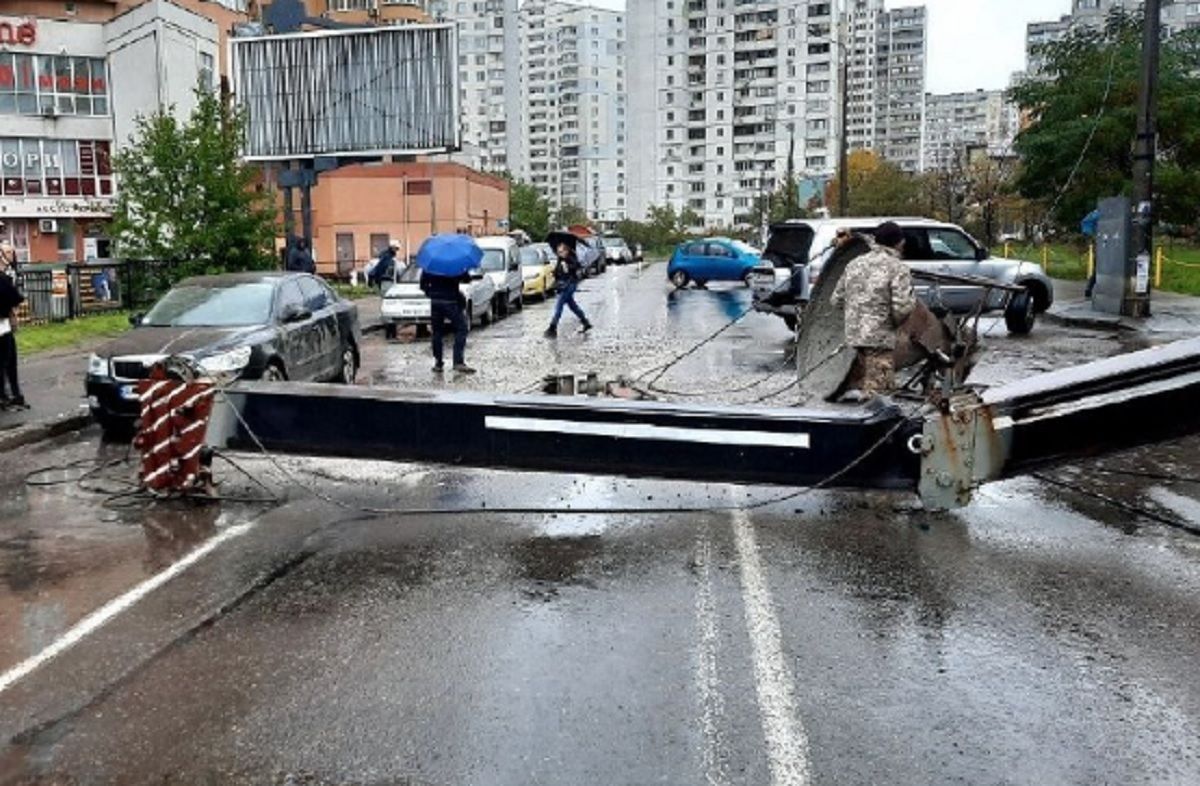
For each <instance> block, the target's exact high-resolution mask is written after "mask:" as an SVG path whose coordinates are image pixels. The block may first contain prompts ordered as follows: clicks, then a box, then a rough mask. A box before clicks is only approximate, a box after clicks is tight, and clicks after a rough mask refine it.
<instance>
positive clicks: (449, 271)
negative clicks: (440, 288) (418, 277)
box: [417, 234, 483, 278]
mask: <svg viewBox="0 0 1200 786" xmlns="http://www.w3.org/2000/svg"><path fill="white" fill-rule="evenodd" d="M482 259H483V249H481V248H480V247H479V246H478V244H476V243H475V240H474V239H473V238H472V237H471V236H470V235H458V234H442V235H433V236H432V237H430V238H429V239H428V240H426V241H425V242H424V243H422V244H421V250H420V251H418V252H417V267H419V268H421V269H422V270H424V271H425V272H426V273H431V274H433V275H435V276H449V277H451V278H455V277H457V276H461V275H462V274H464V273H466V272H468V271H470V270H474V269H475V268H477V267H479V262H480V260H482Z"/></svg>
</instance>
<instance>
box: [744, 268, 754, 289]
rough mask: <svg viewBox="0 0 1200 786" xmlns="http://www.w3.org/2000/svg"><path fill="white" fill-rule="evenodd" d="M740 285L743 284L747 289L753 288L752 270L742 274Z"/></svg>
mask: <svg viewBox="0 0 1200 786" xmlns="http://www.w3.org/2000/svg"><path fill="white" fill-rule="evenodd" d="M742 283H743V284H745V285H746V286H747V287H752V286H754V271H753V270H747V271H746V272H745V273H742Z"/></svg>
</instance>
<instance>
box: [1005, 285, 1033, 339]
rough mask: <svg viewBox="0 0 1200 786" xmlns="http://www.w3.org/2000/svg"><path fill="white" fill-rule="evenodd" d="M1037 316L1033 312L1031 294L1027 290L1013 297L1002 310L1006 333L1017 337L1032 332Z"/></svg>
mask: <svg viewBox="0 0 1200 786" xmlns="http://www.w3.org/2000/svg"><path fill="white" fill-rule="evenodd" d="M1036 318H1037V315H1036V314H1035V313H1034V310H1033V293H1032V292H1030V291H1029V290H1028V289H1027V290H1025V291H1024V292H1022V293H1020V294H1019V295H1013V298H1012V300H1010V301H1009V303H1008V308H1006V309H1004V325H1005V327H1007V328H1008V332H1009V333H1012V334H1013V335H1017V336H1024V335H1027V334H1028V333H1029V332H1030V331H1031V330H1033V323H1034V321H1035V320H1036Z"/></svg>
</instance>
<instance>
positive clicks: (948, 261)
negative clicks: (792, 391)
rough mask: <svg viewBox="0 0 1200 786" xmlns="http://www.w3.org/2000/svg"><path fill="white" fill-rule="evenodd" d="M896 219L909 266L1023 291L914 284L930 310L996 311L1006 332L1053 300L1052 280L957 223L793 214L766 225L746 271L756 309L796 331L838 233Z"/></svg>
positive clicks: (1027, 325)
mask: <svg viewBox="0 0 1200 786" xmlns="http://www.w3.org/2000/svg"><path fill="white" fill-rule="evenodd" d="M885 221H894V222H895V223H896V224H898V225H899V226H900V228H901V229H902V230H903V231H904V240H905V242H904V252H903V259H904V262H905V264H907V265H908V266H909V267H910V268H912V269H913V270H914V271H925V272H928V273H935V274H943V275H947V276H955V277H958V278H967V279H970V278H975V279H988V280H990V281H994V282H996V283H997V284H1004V285H1013V286H1018V287H1020V288H1021V289H1022V290H1023V291H1022V292H1020V293H1019V294H1016V295H1012V294H1010V293H1009V292H1007V291H1004V290H1001V289H992V288H989V287H987V286H983V285H973V284H971V283H970V282H968V281H960V282H958V283H937V284H931V283H922V282H921V281H919V280H918V281H917V282H916V291H917V296H918V297H920V298H921V299H922V300H924V301H925V302H926V303H927V304H928V305H929V306H930V307H931V308H933V309H934V310H935V311H937V310H944V311H946V312H949V313H955V314H968V313H971V312H973V311H974V310H975V309H976V308H980V309H981V312H982V313H989V312H1002V313H1003V315H1004V322H1005V325H1006V326H1007V327H1008V330H1009V332H1010V333H1015V334H1024V333H1028V332H1030V331H1031V330H1033V326H1034V322H1035V321H1036V319H1037V316H1038V315H1039V314H1041V313H1043V312H1045V311H1046V309H1048V308H1050V305H1051V304H1052V303H1053V302H1054V284H1053V282H1052V281H1051V280H1050V277H1049V276H1047V275H1046V272H1045V271H1044V270H1042V267H1041V265H1038V264H1036V263H1034V262H1029V261H1026V260H1021V259H1006V258H1000V257H994V256H992V255H991V253H990V252H989V251H988V249H987V248H986V247H985V246H984V245H983V244H981V243H979V242H978V241H977V240H975V239H974V238H973V237H971V236H970V235H969V234H967V233H966V231H964V230H963V229H962V227H959V226H957V225H955V224H948V223H946V222H943V221H935V220H933V219H927V218H832V219H798V220H792V221H785V222H783V223H780V224H776V225H774V226H772V227H771V231H770V235H769V237H768V239H767V247H766V248H765V249H764V250H763V257H762V263H761V264H759V265H758V266H757V267H755V269H754V271H753V272H752V273H751V275H750V286H751V288H752V289H753V291H754V308H755V310H757V311H761V312H765V313H770V314H777V315H778V316H780V317H782V318H783V319H784V320H785V321H786V322H787V323H788V326H789V327H791V328H793V329H794V328H795V325H796V321H797V320H798V319H799V316H800V314H801V313H802V311H803V309H804V306H805V304H806V303H807V302H808V300H809V292H810V291H811V290H812V287H813V286H815V285H816V282H817V280H818V279H819V278H820V275H821V269H822V267H823V266H824V264H825V261H826V260H827V259H828V258H829V256H830V254H831V253H832V250H833V247H834V244H835V241H836V240H837V237H838V233H839V232H841V233H845V232H849V233H851V234H856V235H862V236H865V237H867V238H871V237H872V233H873V232H874V231H875V228H876V227H878V226H879V225H880V224H882V223H883V222H885Z"/></svg>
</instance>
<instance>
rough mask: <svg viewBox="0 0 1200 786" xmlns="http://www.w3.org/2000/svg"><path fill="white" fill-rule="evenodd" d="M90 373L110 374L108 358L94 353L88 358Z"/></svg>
mask: <svg viewBox="0 0 1200 786" xmlns="http://www.w3.org/2000/svg"><path fill="white" fill-rule="evenodd" d="M88 373H89V374H91V375H92V376H94V377H107V376H108V358H102V357H100V356H99V355H92V356H91V357H90V358H88Z"/></svg>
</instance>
